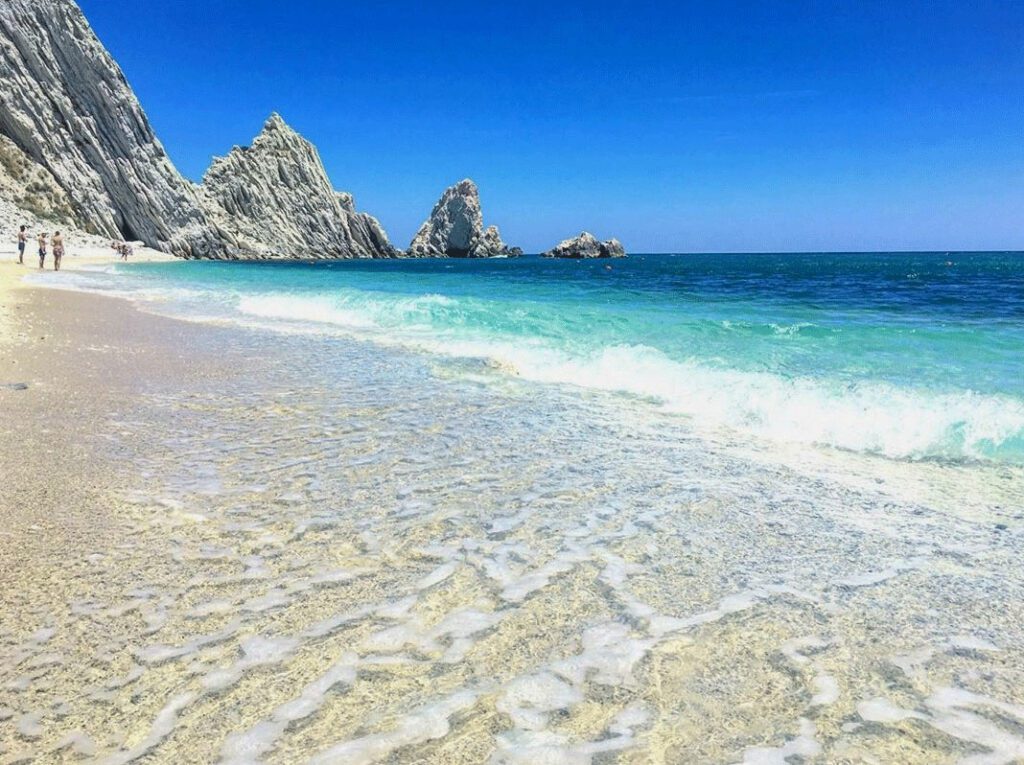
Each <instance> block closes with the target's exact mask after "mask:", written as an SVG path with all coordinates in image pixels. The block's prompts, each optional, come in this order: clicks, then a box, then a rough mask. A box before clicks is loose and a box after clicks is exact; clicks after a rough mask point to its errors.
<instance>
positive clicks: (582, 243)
mask: <svg viewBox="0 0 1024 765" xmlns="http://www.w3.org/2000/svg"><path fill="white" fill-rule="evenodd" d="M541 256H542V257H545V258H624V257H626V251H625V249H623V247H622V244H621V243H620V242H619V240H618V239H608V240H607V241H604V242H599V241H598V240H597V237H596V236H594V235H593V234H591V233H589V232H588V231H584V232H583V233H581V234H580V235H579V236H577V237H575V238H573V239H565V240H563V241H561V242H559V243H558V244H557V245H555V246H554V247H552V248H551V249H550V250H548V251H547V252H542V253H541Z"/></svg>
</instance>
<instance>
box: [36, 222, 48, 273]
mask: <svg viewBox="0 0 1024 765" xmlns="http://www.w3.org/2000/svg"><path fill="white" fill-rule="evenodd" d="M36 241H37V242H39V268H40V269H42V267H43V264H44V263H46V232H45V231H40V232H39V238H38V239H37V240H36Z"/></svg>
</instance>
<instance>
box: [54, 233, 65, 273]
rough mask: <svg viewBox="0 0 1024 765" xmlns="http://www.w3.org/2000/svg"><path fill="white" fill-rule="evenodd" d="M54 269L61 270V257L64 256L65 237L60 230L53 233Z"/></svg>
mask: <svg viewBox="0 0 1024 765" xmlns="http://www.w3.org/2000/svg"><path fill="white" fill-rule="evenodd" d="M52 241H53V270H54V271H60V259H61V258H63V257H64V237H63V236H61V233H60V232H59V231H58V232H56V233H55V234H54V235H53V240H52Z"/></svg>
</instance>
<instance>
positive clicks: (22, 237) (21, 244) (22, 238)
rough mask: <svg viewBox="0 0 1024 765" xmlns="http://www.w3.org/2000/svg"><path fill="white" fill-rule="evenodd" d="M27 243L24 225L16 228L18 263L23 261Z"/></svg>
mask: <svg viewBox="0 0 1024 765" xmlns="http://www.w3.org/2000/svg"><path fill="white" fill-rule="evenodd" d="M27 243H28V232H27V231H26V230H25V226H22V227H21V228H20V229H19V230H18V263H24V262H25V245H26V244H27Z"/></svg>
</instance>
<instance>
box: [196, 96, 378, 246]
mask: <svg viewBox="0 0 1024 765" xmlns="http://www.w3.org/2000/svg"><path fill="white" fill-rule="evenodd" d="M201 188H202V196H203V200H204V207H205V208H206V211H207V213H208V215H209V216H210V218H211V219H212V220H214V221H215V222H216V224H217V225H218V226H219V228H221V229H222V230H223V231H225V232H226V233H227V235H228V236H229V237H230V238H231V239H233V240H234V244H233V245H232V247H231V254H232V256H233V257H242V258H252V257H256V258H269V257H286V258H381V257H394V255H395V254H396V253H395V250H394V248H393V247H392V246H391V244H390V243H389V242H388V238H387V234H385V233H384V229H382V228H381V226H380V224H379V223H378V222H377V220H376V219H375V218H373V217H372V216H370V215H366V214H365V213H357V212H356V211H355V204H354V202H353V199H352V195H351V194H344V193H338V192H336V191H335V190H334V188H333V187H332V186H331V182H330V180H329V179H328V177H327V172H326V170H324V166H323V163H322V162H321V161H320V155H319V154H318V153H317V150H316V147H314V146H313V144H311V143H310V142H309V141H307V140H306V139H304V138H303V137H302V136H300V135H299V134H298V133H296V132H295V131H294V130H292V128H290V127H289V126H288V125H287V124H286V123H285V121H284V120H283V119H281V117H280V116H279V115H277V114H273V115H271V117H270V119H268V120H267V122H266V124H265V125H264V126H263V130H262V132H261V133H260V134H259V135H258V136H257V137H256V139H255V140H254V141H253V143H252V145H251V146H245V147H238V146H236V147H235V148H234V149H232V150H231V152H230V153H229V154H228V155H227V156H225V157H220V158H218V159H215V160H214V161H213V164H212V165H211V166H210V169H209V170H207V171H206V175H205V176H204V177H203V183H202V187H201Z"/></svg>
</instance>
